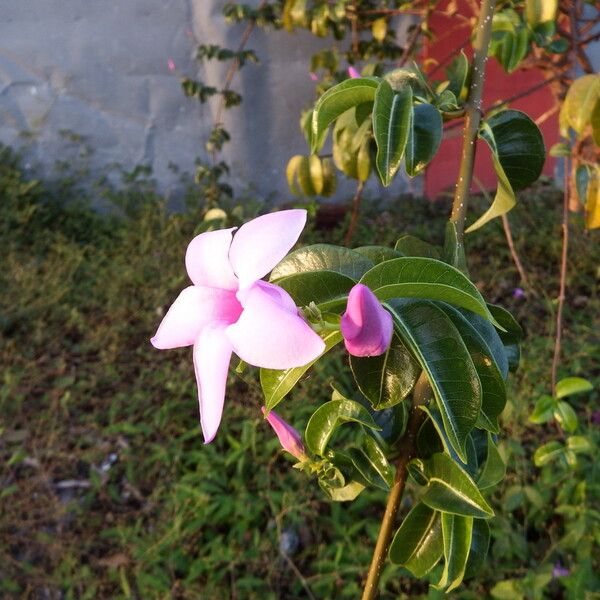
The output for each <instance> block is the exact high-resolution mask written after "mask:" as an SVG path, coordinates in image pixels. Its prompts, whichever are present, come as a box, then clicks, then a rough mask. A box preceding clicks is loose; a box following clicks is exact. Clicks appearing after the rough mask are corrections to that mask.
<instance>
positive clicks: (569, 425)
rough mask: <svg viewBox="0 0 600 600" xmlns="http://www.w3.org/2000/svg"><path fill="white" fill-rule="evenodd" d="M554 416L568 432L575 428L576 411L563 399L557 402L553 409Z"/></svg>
mask: <svg viewBox="0 0 600 600" xmlns="http://www.w3.org/2000/svg"><path fill="white" fill-rule="evenodd" d="M554 418H555V419H556V420H557V421H558V423H559V424H560V426H561V427H562V428H563V429H564V430H565V431H567V432H569V433H573V432H574V431H575V430H576V429H577V424H578V422H577V413H576V412H575V411H574V410H573V409H572V408H571V406H570V405H569V404H568V403H567V402H565V401H564V400H560V401H559V402H558V403H557V405H556V408H555V409H554Z"/></svg>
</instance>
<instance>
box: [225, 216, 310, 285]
mask: <svg viewBox="0 0 600 600" xmlns="http://www.w3.org/2000/svg"><path fill="white" fill-rule="evenodd" d="M305 224H306V211H305V210H302V209H294V210H282V211H280V212H276V213H270V214H268V215H262V216H261V217H257V218H256V219H252V221H248V223H245V224H244V225H242V226H241V227H240V228H239V230H238V231H237V232H236V234H235V236H234V237H233V242H232V243H231V249H230V251H229V260H230V261H231V265H232V266H233V270H234V271H235V274H236V275H237V276H238V278H239V283H240V288H244V287H248V286H249V285H251V284H252V283H254V282H255V281H257V280H259V279H261V278H262V277H264V276H265V275H266V274H267V273H268V272H269V271H271V270H272V269H273V267H275V265H277V263H278V262H279V261H280V260H281V259H282V258H283V257H284V256H285V255H286V254H287V253H288V252H289V251H290V249H291V248H292V246H293V245H294V244H295V243H296V242H297V241H298V238H299V237H300V233H301V232H302V229H303V228H304V225H305Z"/></svg>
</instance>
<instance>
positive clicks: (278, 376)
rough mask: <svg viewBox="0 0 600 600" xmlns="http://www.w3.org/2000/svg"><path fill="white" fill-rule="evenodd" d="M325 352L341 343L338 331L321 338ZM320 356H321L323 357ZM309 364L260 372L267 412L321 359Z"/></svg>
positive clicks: (329, 332)
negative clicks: (282, 369)
mask: <svg viewBox="0 0 600 600" xmlns="http://www.w3.org/2000/svg"><path fill="white" fill-rule="evenodd" d="M322 337H323V341H324V342H325V350H324V351H323V354H325V353H326V352H329V350H331V349H332V348H333V347H334V346H335V345H336V344H338V343H339V342H341V341H342V339H343V338H342V334H341V333H340V332H339V331H328V332H326V333H325V334H324V335H323V336H322ZM323 354H321V356H323ZM321 356H319V357H317V358H315V360H313V361H311V362H309V363H308V364H306V365H304V366H302V367H295V368H293V369H286V370H284V371H278V370H275V369H261V370H260V385H261V387H262V391H263V394H264V395H265V407H266V409H267V410H268V411H270V410H272V409H273V408H275V407H276V406H277V405H278V404H279V403H280V402H281V401H282V400H283V399H284V398H285V396H286V395H287V394H288V393H289V392H290V391H291V389H292V388H293V387H294V386H295V385H296V383H297V382H298V380H299V379H300V377H302V375H304V373H306V371H308V369H310V367H311V366H312V365H313V364H314V363H315V362H317V360H319V359H320V358H321Z"/></svg>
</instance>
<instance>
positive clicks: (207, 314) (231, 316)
mask: <svg viewBox="0 0 600 600" xmlns="http://www.w3.org/2000/svg"><path fill="white" fill-rule="evenodd" d="M241 312H242V306H241V305H240V303H239V302H238V300H237V298H236V297H235V293H234V292H231V291H228V290H220V289H216V288H209V287H201V286H198V285H191V286H189V287H187V288H185V289H184V290H183V291H182V292H181V293H180V294H179V296H178V297H177V298H176V299H175V302H173V304H172V305H171V307H170V308H169V310H168V311H167V314H166V315H165V317H164V319H163V320H162V322H161V324H160V325H159V326H158V330H157V332H156V335H155V336H154V337H153V338H152V339H151V340H150V341H151V342H152V345H153V346H154V347H155V348H158V349H159V350H166V349H168V348H181V347H182V346H191V345H192V344H193V343H194V342H195V341H196V338H197V337H198V335H199V333H200V331H201V330H202V328H203V327H204V326H205V325H206V324H207V323H211V322H214V321H221V322H225V324H227V325H228V324H230V323H235V322H236V321H237V319H238V317H239V316H240V314H241Z"/></svg>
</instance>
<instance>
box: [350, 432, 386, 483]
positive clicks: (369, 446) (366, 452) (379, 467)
mask: <svg viewBox="0 0 600 600" xmlns="http://www.w3.org/2000/svg"><path fill="white" fill-rule="evenodd" d="M347 453H348V456H349V457H350V459H351V460H352V463H353V465H354V468H355V469H356V470H357V471H358V473H359V474H360V476H361V477H362V478H363V479H364V480H365V481H364V482H362V483H367V484H369V485H372V486H375V487H378V488H380V489H382V490H389V489H390V488H391V487H392V485H393V483H394V471H393V469H392V467H391V466H390V464H389V463H388V461H387V459H386V457H385V455H384V454H383V452H382V451H381V449H380V448H379V446H378V445H377V443H376V442H375V441H374V440H373V438H371V437H369V436H366V437H365V439H364V440H363V447H362V448H360V449H359V448H350V449H349V450H348V452H347Z"/></svg>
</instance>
